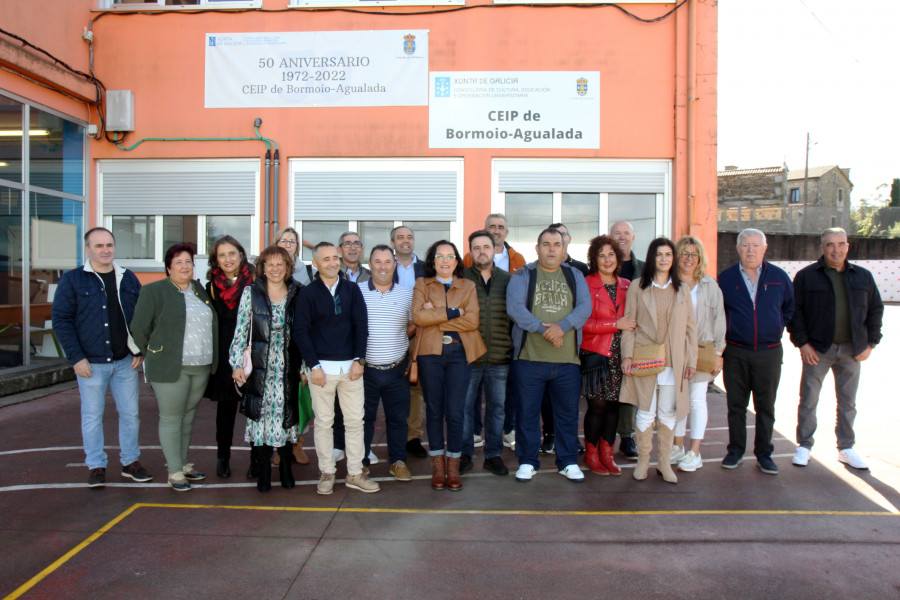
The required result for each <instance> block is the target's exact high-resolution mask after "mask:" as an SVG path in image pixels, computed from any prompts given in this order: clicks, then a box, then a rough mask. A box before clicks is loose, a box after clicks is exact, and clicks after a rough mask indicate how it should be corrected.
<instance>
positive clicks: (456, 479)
mask: <svg viewBox="0 0 900 600" xmlns="http://www.w3.org/2000/svg"><path fill="white" fill-rule="evenodd" d="M447 489H448V490H450V491H451V492H458V491H459V490H461V489H462V476H461V475H460V474H459V457H458V456H457V457H456V458H448V459H447Z"/></svg>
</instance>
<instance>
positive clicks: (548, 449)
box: [541, 433, 555, 454]
mask: <svg viewBox="0 0 900 600" xmlns="http://www.w3.org/2000/svg"><path fill="white" fill-rule="evenodd" d="M554 447H555V444H554V443H553V434H552V433H545V434H544V441H542V442H541V454H553V448H554Z"/></svg>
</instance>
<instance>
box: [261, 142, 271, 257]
mask: <svg viewBox="0 0 900 600" xmlns="http://www.w3.org/2000/svg"><path fill="white" fill-rule="evenodd" d="M271 171H272V151H271V150H266V168H265V169H264V170H263V178H264V179H265V180H266V185H265V189H266V192H265V202H264V206H265V217H264V219H265V220H264V221H263V248H268V247H269V237H270V234H269V203H270V200H271V192H270V190H269V184H270V179H271Z"/></svg>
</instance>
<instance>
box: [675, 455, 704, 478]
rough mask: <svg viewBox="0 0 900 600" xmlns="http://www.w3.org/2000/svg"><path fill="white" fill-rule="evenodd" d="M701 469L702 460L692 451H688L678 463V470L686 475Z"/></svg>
mask: <svg viewBox="0 0 900 600" xmlns="http://www.w3.org/2000/svg"><path fill="white" fill-rule="evenodd" d="M701 467H703V459H702V458H700V455H699V454H695V453H694V451H693V450H688V451H687V453H686V454H685V455H684V458H682V459H681V460H680V461H679V462H678V470H679V471H685V472H687V473H693V472H694V471H696V470H697V469H699V468H701Z"/></svg>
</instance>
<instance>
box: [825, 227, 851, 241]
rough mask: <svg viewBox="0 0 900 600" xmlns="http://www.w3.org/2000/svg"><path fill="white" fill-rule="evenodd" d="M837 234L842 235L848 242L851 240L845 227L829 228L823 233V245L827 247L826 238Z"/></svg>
mask: <svg viewBox="0 0 900 600" xmlns="http://www.w3.org/2000/svg"><path fill="white" fill-rule="evenodd" d="M835 234H838V235H842V236H844V237H845V238H847V239H848V240H849V239H850V236H848V235H847V231H846V230H845V229H844V228H843V227H829V228H828V229H826V230H825V231H823V232H822V245H823V246H824V245H825V236H827V235H835Z"/></svg>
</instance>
